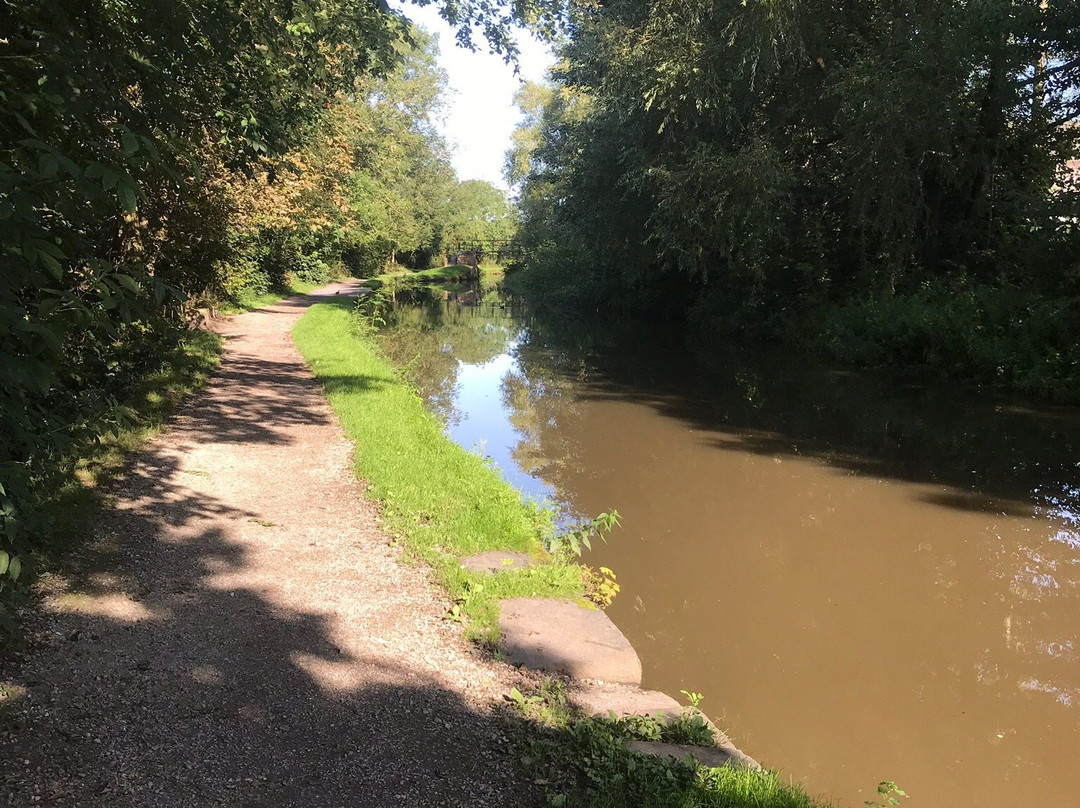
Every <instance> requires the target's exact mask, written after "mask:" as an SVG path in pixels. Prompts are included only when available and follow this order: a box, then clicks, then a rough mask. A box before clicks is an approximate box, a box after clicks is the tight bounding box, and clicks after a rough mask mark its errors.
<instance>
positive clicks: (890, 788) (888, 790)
mask: <svg viewBox="0 0 1080 808" xmlns="http://www.w3.org/2000/svg"><path fill="white" fill-rule="evenodd" d="M877 793H878V796H879V797H881V799H880V800H866V808H888V806H892V805H899V804H900V798H903V797H906V796H907V792H906V791H901V790H900V788H898V787H897V785H896V783H894V782H892V780H882V781H881V782H880V783H878V787H877Z"/></svg>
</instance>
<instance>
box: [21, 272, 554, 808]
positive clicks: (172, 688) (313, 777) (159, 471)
mask: <svg viewBox="0 0 1080 808" xmlns="http://www.w3.org/2000/svg"><path fill="white" fill-rule="evenodd" d="M346 287H347V285H344V286H341V287H329V288H328V290H324V291H323V292H322V293H321V294H323V295H332V294H333V293H334V291H335V289H345V288H346ZM305 305H307V301H304V300H298V301H286V302H284V303H281V304H279V305H277V306H274V307H272V308H269V309H266V310H263V311H259V312H253V313H251V314H247V315H243V316H240V317H236V318H233V319H232V320H230V321H227V323H226V324H225V325H224V326H223V327H222V329H221V330H222V331H223V333H224V334H225V335H226V337H227V343H226V349H225V355H224V358H223V361H222V366H221V369H220V371H219V372H218V373H217V374H216V376H215V377H214V379H213V380H212V382H211V384H210V385H209V386H208V387H207V388H206V389H205V390H204V391H203V392H202V393H200V394H199V395H197V396H196V397H195V398H194V399H193V400H192V401H191V402H190V403H189V405H188V406H187V407H185V408H184V410H183V411H182V413H181V414H180V416H179V417H178V418H177V419H176V420H175V422H174V424H173V425H172V428H171V429H170V430H169V431H168V432H166V433H165V434H164V435H162V436H161V437H159V438H158V439H157V440H155V441H154V442H153V444H152V445H151V446H150V447H149V449H148V450H147V451H145V452H143V453H142V454H140V455H139V456H138V457H137V458H136V463H135V466H134V469H133V470H132V472H131V473H130V474H129V475H128V476H127V478H126V479H125V480H124V481H123V482H122V483H121V484H120V485H118V486H117V489H116V491H115V496H116V500H117V501H116V507H115V508H114V509H111V510H109V511H108V512H107V513H106V514H104V515H103V517H102V518H101V519H100V520H99V524H98V526H97V533H96V536H95V542H94V548H93V551H92V552H90V553H88V558H87V559H86V560H85V563H84V564H82V565H81V570H82V572H81V573H80V574H79V575H78V576H76V577H75V578H74V579H73V580H70V581H64V582H62V583H61V582H57V583H55V584H54V585H53V587H52V589H53V590H54V591H53V592H52V593H51V594H50V596H49V597H48V598H47V599H46V603H45V605H46V610H45V612H44V613H43V614H41V615H39V616H37V617H35V618H34V619H33V620H32V625H31V630H32V634H33V636H34V637H35V642H34V644H33V645H32V647H31V649H30V651H29V653H28V655H27V657H26V659H25V660H24V661H22V662H21V663H20V664H18V665H16V666H14V667H16V668H17V670H15V671H14V672H13V673H9V675H8V676H7V677H6V678H7V679H8V680H9V681H14V682H15V683H17V684H18V685H21V686H22V687H24V688H25V692H26V699H25V701H26V704H27V705H28V707H27V709H26V711H25V714H24V717H23V718H22V719H20V720H21V721H23V723H24V726H23V727H22V728H20V729H17V730H16V731H14V732H8V733H5V734H4V735H3V737H0V760H2V761H3V770H2V773H0V800H2V801H3V802H0V804H4V802H6V804H8V805H15V806H20V807H21V806H28V805H35V804H44V805H62V806H108V807H109V808H113V807H114V806H116V807H117V808H119V807H126V806H140V807H142V806H146V807H147V808H150V807H151V806H153V808H164V807H165V806H244V807H245V808H256V806H259V807H260V808H261V807H262V806H318V807H319V808H334V807H335V806H487V805H491V806H504V805H505V806H521V805H529V804H532V803H534V801H535V800H534V798H533V795H532V794H531V793H530V792H529V790H528V788H527V787H526V786H525V785H524V784H522V783H521V782H519V781H518V779H517V775H516V774H515V773H514V770H513V767H512V765H511V764H510V762H509V760H508V759H507V752H506V743H505V739H504V738H503V737H502V735H501V732H500V730H499V728H498V726H497V724H496V722H495V721H494V720H493V718H492V714H491V709H492V706H493V705H494V704H495V703H496V702H497V700H498V699H499V698H500V696H501V695H502V694H504V693H506V692H507V691H508V689H509V687H510V682H509V680H508V679H507V678H506V677H508V676H509V675H511V674H510V672H509V671H508V670H507V669H506V667H505V666H500V665H496V664H489V663H486V662H484V661H483V660H481V659H478V658H477V657H476V656H474V655H472V654H471V653H470V651H469V649H468V648H467V647H466V646H465V645H464V643H463V642H462V641H461V640H460V637H459V632H458V631H457V630H456V627H455V626H453V625H452V624H448V623H446V622H445V621H443V620H442V619H441V616H442V614H443V613H444V611H445V604H444V603H443V602H442V601H441V600H440V597H439V593H438V592H436V591H435V590H433V588H432V587H431V586H430V584H429V583H428V580H427V576H426V574H425V572H424V571H423V570H421V569H417V568H412V567H407V566H403V565H402V564H400V563H399V562H398V560H397V558H398V551H396V550H395V549H393V548H391V547H390V546H388V542H387V539H386V537H385V536H384V535H382V534H381V532H380V530H379V526H378V522H377V514H376V511H375V509H374V507H373V506H372V505H371V504H370V503H368V502H367V501H365V500H364V499H363V498H362V489H361V486H360V485H359V484H358V483H357V482H356V480H355V479H354V477H353V475H352V472H351V461H350V453H351V447H350V445H349V444H348V443H347V442H346V440H345V438H344V436H343V434H342V431H341V428H340V426H339V425H338V423H337V420H336V419H335V417H334V416H333V414H332V413H331V411H330V409H329V407H328V406H327V405H326V403H325V402H324V400H323V398H322V396H321V394H320V390H319V386H318V384H317V383H316V382H315V380H314V378H313V377H312V376H311V374H310V373H309V372H308V370H307V368H306V367H305V366H304V364H303V362H302V360H301V358H300V355H299V354H298V353H297V351H296V349H295V348H294V347H293V344H292V340H291V338H290V329H291V328H292V325H293V324H294V323H295V321H296V320H297V319H298V318H299V316H300V315H301V314H302V313H303V308H304V306H305Z"/></svg>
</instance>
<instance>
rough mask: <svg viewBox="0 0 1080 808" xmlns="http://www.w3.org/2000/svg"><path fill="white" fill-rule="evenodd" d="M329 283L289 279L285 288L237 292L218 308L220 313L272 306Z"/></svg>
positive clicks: (233, 312) (236, 312) (241, 311)
mask: <svg viewBox="0 0 1080 808" xmlns="http://www.w3.org/2000/svg"><path fill="white" fill-rule="evenodd" d="M327 283H329V281H320V282H317V283H312V282H310V281H302V280H299V279H292V280H290V281H289V285H288V286H287V287H285V288H283V289H272V290H270V291H268V292H253V291H251V290H250V289H245V290H244V291H242V292H240V293H239V294H237V295H236V297H235V298H233V299H232V300H223V301H221V302H220V303H218V304H217V306H216V309H217V312H218V313H219V314H242V313H243V312H246V311H254V310H255V309H262V308H265V307H267V306H272V305H274V304H275V303H278V302H280V301H282V300H284V299H285V298H287V297H294V296H295V295H306V294H308V293H309V292H312V291H314V290H315V289H318V288H319V287H320V286H326V284H327Z"/></svg>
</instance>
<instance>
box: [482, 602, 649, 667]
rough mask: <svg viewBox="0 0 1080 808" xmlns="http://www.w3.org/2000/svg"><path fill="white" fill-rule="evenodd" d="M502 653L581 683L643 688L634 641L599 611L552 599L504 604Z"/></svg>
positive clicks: (501, 622) (510, 658) (516, 660)
mask: <svg viewBox="0 0 1080 808" xmlns="http://www.w3.org/2000/svg"><path fill="white" fill-rule="evenodd" d="M499 628H500V629H501V631H502V643H501V647H502V649H503V652H504V653H505V654H506V657H507V660H508V661H509V662H511V663H513V664H515V665H524V666H526V667H528V668H533V669H534V670H548V671H562V672H564V673H568V674H570V675H571V676H573V677H575V678H577V679H602V680H604V681H606V682H625V683H628V684H634V685H639V684H641V660H640V659H639V658H638V655H637V652H636V651H634V647H633V646H632V645H630V641H629V640H627V639H626V637H625V636H623V633H622V632H621V631H619V629H618V628H616V627H615V624H614V623H612V622H611V619H610V618H609V617H608V616H607V615H606V614H604V613H603V612H602V611H600V610H599V609H585V608H582V607H581V606H577V605H575V604H573V603H565V602H563V601H559V600H551V599H548V598H511V599H510V600H504V601H503V602H502V603H501V604H499Z"/></svg>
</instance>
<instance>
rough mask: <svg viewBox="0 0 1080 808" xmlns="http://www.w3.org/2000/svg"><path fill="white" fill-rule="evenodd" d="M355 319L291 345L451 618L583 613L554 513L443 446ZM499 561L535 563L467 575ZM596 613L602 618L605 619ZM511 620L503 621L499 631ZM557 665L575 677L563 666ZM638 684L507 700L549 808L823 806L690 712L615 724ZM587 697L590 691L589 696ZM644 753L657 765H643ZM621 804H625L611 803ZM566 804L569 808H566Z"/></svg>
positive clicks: (326, 316)
mask: <svg viewBox="0 0 1080 808" xmlns="http://www.w3.org/2000/svg"><path fill="white" fill-rule="evenodd" d="M350 308H351V307H350V304H349V303H348V302H346V301H343V302H342V303H341V304H339V305H321V306H315V307H313V308H312V309H311V310H310V311H309V312H308V313H307V314H306V315H305V316H304V318H303V319H302V320H301V321H300V322H299V323H298V325H297V326H296V328H295V330H294V339H295V341H296V343H297V345H298V347H299V348H300V350H301V352H302V354H303V355H304V357H305V360H306V361H307V362H308V364H309V366H310V367H311V368H312V370H313V371H314V373H315V375H316V377H317V378H318V379H319V380H320V381H321V382H322V384H323V386H324V389H325V390H326V393H327V397H328V399H329V401H330V403H331V406H332V407H333V408H334V410H335V412H336V414H337V415H338V417H339V418H340V419H341V421H342V424H343V426H344V428H345V431H346V434H347V435H348V436H349V438H350V439H351V440H352V441H353V442H354V443H355V445H356V468H357V473H358V474H359V475H360V476H361V477H362V478H363V479H365V480H366V481H367V482H368V483H369V485H370V488H369V491H368V493H369V495H371V496H373V497H374V498H375V499H377V500H378V501H380V502H381V504H382V508H383V524H384V528H385V529H387V530H388V531H389V532H390V533H391V535H394V536H395V537H397V538H399V539H400V540H401V541H403V542H404V543H405V544H406V546H407V547H408V548H409V549H410V550H411V551H412V552H413V553H414V554H415V555H416V556H417V557H419V558H421V559H422V560H424V561H425V562H427V563H428V564H430V565H431V567H432V569H433V571H434V572H435V574H436V576H437V577H438V579H439V580H440V582H441V583H442V584H443V585H444V586H445V587H446V588H447V591H448V593H449V595H450V598H451V603H450V604H448V609H447V617H448V618H449V619H461V620H466V621H467V622H468V625H469V631H470V633H471V635H472V636H473V638H474V639H477V640H479V641H481V642H485V641H487V642H490V641H492V640H493V639H494V638H495V637H496V635H497V633H498V632H497V630H496V624H495V622H494V620H493V618H494V617H495V615H496V613H497V611H496V610H498V608H499V604H500V602H502V603H504V604H505V603H519V602H520V600H522V599H526V600H528V601H529V602H531V603H534V604H535V603H544V602H545V601H546V602H548V603H554V602H559V601H562V602H563V605H565V606H566V607H568V608H570V609H572V610H577V611H579V613H580V614H587V613H588V612H586V611H585V610H580V609H579V608H578V607H577V606H574V605H573V601H575V600H580V599H581V598H582V596H583V594H584V589H583V587H582V576H581V571H580V567H578V566H577V565H576V564H574V563H567V562H565V561H560V560H559V559H558V558H554V559H553V558H551V557H546V556H545V555H544V553H543V551H542V548H541V547H540V538H541V536H542V535H543V530H544V528H545V527H546V526H545V525H544V519H545V518H550V517H547V516H546V514H548V511H546V510H545V509H542V508H539V507H538V506H536V505H535V504H531V503H528V502H523V501H522V500H521V499H520V497H519V494H518V492H517V491H515V490H514V489H513V488H511V487H510V486H508V485H507V484H506V483H505V482H504V481H503V480H501V479H500V477H499V475H498V474H497V472H496V471H495V470H494V469H492V468H491V466H490V465H489V464H488V463H487V462H486V461H485V460H484V459H483V458H482V457H481V456H480V455H478V454H476V453H471V452H468V451H465V450H464V449H462V448H461V447H459V446H457V445H456V444H454V443H452V442H451V441H449V439H447V438H446V437H445V436H444V435H443V433H442V425H441V423H440V422H438V421H437V420H436V419H435V418H434V417H433V416H431V415H430V414H429V413H428V412H427V411H426V410H425V409H424V407H423V404H422V403H421V401H420V400H419V399H418V398H417V397H416V395H415V393H414V392H413V390H412V388H411V387H410V386H409V385H408V384H407V383H406V382H404V381H403V380H402V379H401V378H400V376H399V375H398V374H397V373H396V372H395V371H393V369H392V368H391V367H390V366H389V365H388V364H387V363H386V362H385V360H384V359H383V358H382V357H381V356H380V355H379V354H378V353H377V352H376V351H375V350H373V346H372V345H371V344H370V338H371V332H370V329H369V328H367V327H365V325H364V324H363V320H362V318H358V317H357V316H356V315H355V313H354V312H352V311H351V310H350ZM496 549H499V550H517V551H518V552H519V553H522V554H523V555H524V558H526V559H530V558H531V559H534V560H535V562H536V563H528V564H525V565H523V566H522V567H521V568H517V569H507V570H506V571H498V572H497V573H496V574H488V575H478V574H477V573H476V572H475V571H470V570H469V569H467V567H468V566H469V565H468V564H463V562H464V561H466V560H467V558H468V556H469V555H470V554H472V553H477V552H480V551H489V552H490V551H493V550H496ZM507 566H508V567H510V566H512V565H507ZM514 598H516V599H517V600H513V599H514ZM591 614H593V615H595V616H597V617H602V613H599V612H593V613H591ZM506 620H507V613H506V611H505V609H504V610H503V623H502V627H503V629H504V631H505V629H506V627H507V623H506ZM542 622H543V621H542ZM611 628H612V629H613V630H614V627H611ZM555 633H556V634H558V633H559V632H555ZM526 634H529V635H536V634H537V632H536V631H527V632H526ZM556 639H558V638H556ZM563 639H565V637H564V638H563ZM530 642H532V640H530ZM605 642H607V640H606V639H605ZM585 644H588V643H585ZM496 653H497V654H498V653H505V654H506V655H507V656H508V657H512V656H513V654H514V649H513V647H509V646H505V645H504V646H503V648H502V649H501V651H497V652H496ZM567 653H568V651H567V647H566V645H565V644H563V645H562V646H561V647H560V648H559V649H557V650H556V651H555V656H559V657H561V658H562V662H563V663H565V660H566V656H567ZM631 653H633V652H632V649H631ZM634 656H635V658H636V654H635V655H634ZM551 667H554V668H557V669H565V667H566V666H565V664H559V662H556V663H554V664H553V665H552V666H551ZM591 670H593V669H591V668H587V669H584V673H581V675H584V676H589V675H590V673H589V671H591ZM638 671H640V665H639V666H638ZM638 682H639V679H635V678H633V677H631V678H630V679H629V680H626V681H625V684H627V685H629V687H627V688H626V689H625V690H623V691H621V692H616V691H613V690H610V689H609V690H608V691H607V696H608V700H607V701H606V702H600V701H597V700H596V699H597V698H598V697H597V694H596V692H595V691H589V689H588V688H585V687H582V686H580V685H579V683H577V682H574V681H567V680H563V679H552V680H548V682H547V683H545V684H543V685H541V686H540V687H539V688H538V689H537V692H535V693H529V694H523V693H521V692H520V691H515V692H514V694H511V695H516V698H515V699H513V700H514V701H516V702H517V703H518V706H519V708H520V710H521V713H522V714H523V715H524V716H525V717H527V718H529V719H531V720H532V721H534V722H537V723H538V724H539V727H538V729H539V732H540V737H539V738H537V737H535V733H533V737H529V738H528V739H527V740H528V743H529V747H530V748H534V747H535V748H536V749H541V750H543V751H542V752H541V753H537V752H533V753H531V754H526V753H524V752H523V754H522V757H523V760H524V762H525V763H526V765H527V766H530V767H534V768H537V767H540V768H539V769H538V771H541V770H542V771H543V772H544V773H545V776H542V777H539V779H540V780H543V782H544V783H549V784H552V788H551V789H549V790H548V791H549V796H550V797H551V799H552V804H580V805H594V804H597V805H598V804H601V802H602V804H605V805H610V804H625V805H628V806H629V805H652V804H668V803H669V802H670V800H671V799H675V798H679V799H684V798H689V797H690V796H691V795H693V797H694V799H695V800H697V801H698V802H702V803H703V804H717V805H720V804H724V805H763V806H771V807H772V806H775V808H781V807H782V806H792V807H793V808H794V807H795V806H800V807H805V808H809V807H810V806H812V805H814V801H813V800H811V799H810V798H809V797H807V796H806V795H805V794H803V793H801V791H800V790H799V789H797V788H794V787H791V786H788V785H786V784H785V782H784V780H783V778H781V777H779V776H778V775H776V774H774V773H771V772H767V771H760V770H758V769H757V768H756V764H754V762H753V761H752V760H750V759H749V758H747V757H746V756H745V755H742V754H741V753H739V752H738V750H737V749H735V748H734V747H733V746H732V745H731V744H730V742H729V741H727V739H726V738H725V737H724V736H723V735H722V734H715V735H714V733H716V729H715V727H714V726H710V723H709V722H708V720H707V719H705V718H704V717H703V716H702V715H700V714H699V713H698V712H697V711H695V710H689V709H688V710H686V711H683V710H678V711H677V714H676V715H672V713H673V712H675V710H676V708H674V704H675V703H674V702H672V701H671V700H668V701H667V702H665V703H664V704H663V709H662V710H650V711H649V712H661V713H666V715H659V716H657V718H656V719H654V718H649V717H647V716H637V717H629V718H618V714H620V713H630V712H635V711H634V710H632V709H628V710H624V709H622V706H621V705H624V704H626V701H625V698H627V697H641V696H645V697H648V696H649V694H641V693H640V691H638V690H637V688H636V687H635V685H636V684H637V683H638ZM583 691H585V692H587V693H589V695H588V696H587V697H585V698H582V697H581V692H583ZM653 695H655V694H653ZM599 703H603V704H605V705H606V708H605V709H604V710H603V712H605V713H606V712H607V711H608V710H607V708H610V710H611V711H613V712H614V713H616V716H615V717H612V716H606V717H601V718H595V719H588V718H587V717H586V716H587V714H588V713H589V712H594V711H595V710H590V709H588V708H589V705H590V704H593V705H595V704H599ZM578 717H582V718H584V719H585V720H577V719H578ZM657 719H659V720H657ZM635 741H636V742H639V743H645V744H648V743H655V742H657V741H660V742H666V743H685V742H690V743H691V744H696V745H699V746H701V745H712V746H713V749H714V752H713V753H711V754H710V755H707V756H703V755H702V754H701V753H699V752H696V751H695V752H692V754H694V755H695V756H697V757H699V759H703V760H705V761H706V762H707V763H708V767H704V768H703V767H698V768H696V769H695V768H689V767H687V766H686V765H685V764H684V762H683V761H682V760H681V759H679V758H681V756H682V755H683V754H684V753H685V752H688V751H691V750H688V749H686V748H679V749H674V750H673V749H671V748H670V747H667V748H658V747H648V746H640V745H639V746H638V747H637V748H636V749H634V748H631V747H630V746H629V743H630V742H635ZM583 742H584V743H587V744H591V745H594V746H596V747H597V748H603V749H604V750H605V751H604V754H603V755H602V761H601V759H600V758H597V757H595V756H593V757H589V758H585V759H579V758H578V755H577V752H576V751H575V750H576V749H577V745H579V744H581V743H583ZM645 750H648V751H650V752H652V753H654V754H653V757H651V758H642V756H641V754H640V753H641V752H642V751H645ZM673 753H674V754H675V755H677V756H679V758H675V757H672V756H671V755H672V754H673ZM726 761H731V762H734V763H737V764H739V765H735V766H727V767H725V769H724V770H723V771H718V770H715V769H714V768H711V767H715V766H717V765H718V764H720V763H722V762H726ZM657 775H660V779H659V780H657V779H656V776H657ZM538 776H539V774H538ZM616 794H618V795H620V796H619V801H618V802H615V803H612V802H611V800H612V798H613V795H616ZM740 795H741V796H740ZM567 799H570V802H569V803H564V802H563V801H564V800H567Z"/></svg>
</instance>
